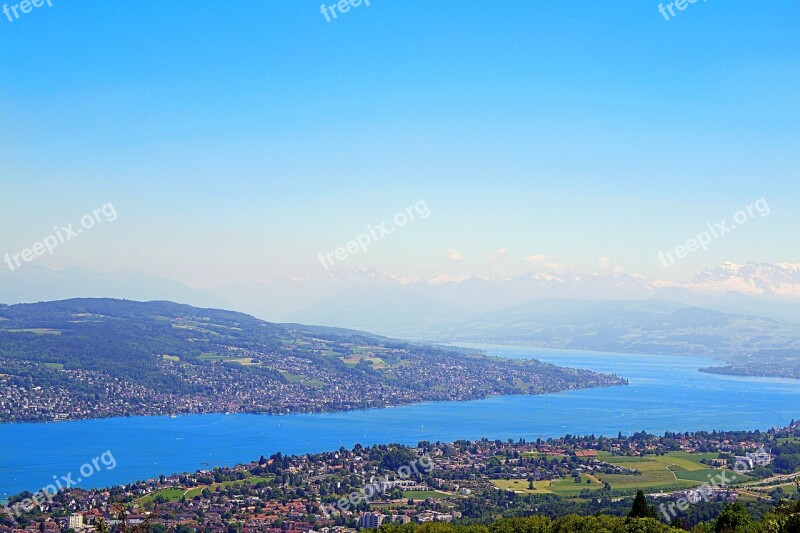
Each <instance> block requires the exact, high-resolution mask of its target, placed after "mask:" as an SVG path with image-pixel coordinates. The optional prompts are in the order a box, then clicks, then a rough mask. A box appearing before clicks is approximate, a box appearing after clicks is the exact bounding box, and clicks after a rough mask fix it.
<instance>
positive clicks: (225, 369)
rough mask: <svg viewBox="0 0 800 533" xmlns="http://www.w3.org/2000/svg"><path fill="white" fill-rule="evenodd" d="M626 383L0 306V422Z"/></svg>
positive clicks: (362, 342)
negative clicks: (0, 394) (0, 398)
mask: <svg viewBox="0 0 800 533" xmlns="http://www.w3.org/2000/svg"><path fill="white" fill-rule="evenodd" d="M622 383H624V380H622V379H620V378H617V377H615V376H605V375H601V374H597V373H594V372H588V371H583V370H572V369H566V368H560V367H556V366H553V365H549V364H544V363H541V362H539V361H512V360H503V359H497V358H492V357H487V356H484V355H482V354H476V353H469V352H467V351H464V350H457V349H444V348H438V347H431V346H423V345H417V344H410V343H405V342H399V341H394V340H391V339H387V338H384V337H378V336H375V335H370V334H367V333H361V332H356V331H350V330H341V329H333V328H324V327H314V326H302V325H297V324H274V323H269V322H264V321H262V320H258V319H256V318H254V317H252V316H249V315H245V314H242V313H236V312H231V311H222V310H216V309H199V308H195V307H190V306H187V305H180V304H175V303H172V302H146V303H143V302H133V301H127V300H112V299H75V300H64V301H58V302H45V303H37V304H19V305H13V306H2V307H0V391H1V392H2V396H1V397H2V400H0V421H9V420H53V419H72V418H93V417H102V416H119V415H133V414H172V413H199V412H226V411H230V412H263V413H289V412H312V411H331V410H346V409H359V408H368V407H381V406H386V405H398V404H403V403H411V402H419V401H435V400H466V399H475V398H485V397H487V396H490V395H495V394H541V393H547V392H556V391H560V390H565V389H575V388H584V387H594V386H609V385H618V384H622Z"/></svg>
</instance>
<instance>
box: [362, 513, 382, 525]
mask: <svg viewBox="0 0 800 533" xmlns="http://www.w3.org/2000/svg"><path fill="white" fill-rule="evenodd" d="M383 518H384V516H383V515H382V514H378V513H368V514H363V515H361V516H360V517H359V519H358V529H377V528H379V527H381V524H383Z"/></svg>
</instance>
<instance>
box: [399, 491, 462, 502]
mask: <svg viewBox="0 0 800 533" xmlns="http://www.w3.org/2000/svg"><path fill="white" fill-rule="evenodd" d="M451 497H452V496H451V495H450V494H445V493H444V492H439V491H438V490H404V491H403V498H407V499H410V500H427V499H428V498H451Z"/></svg>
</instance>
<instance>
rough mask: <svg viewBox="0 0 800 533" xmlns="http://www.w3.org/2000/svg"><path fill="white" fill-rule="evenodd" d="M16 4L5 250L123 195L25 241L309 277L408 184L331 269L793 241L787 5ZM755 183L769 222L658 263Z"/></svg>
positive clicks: (721, 257)
mask: <svg viewBox="0 0 800 533" xmlns="http://www.w3.org/2000/svg"><path fill="white" fill-rule="evenodd" d="M37 1H42V0H37ZM0 2H2V0H0ZM18 3H19V0H11V1H8V2H7V3H6V5H7V6H8V8H9V11H8V12H9V13H10V15H5V14H0V221H2V229H0V254H5V253H12V254H13V253H18V252H20V251H21V250H23V249H25V248H29V247H31V246H32V245H33V244H34V243H35V242H38V241H41V240H42V239H44V238H45V237H46V236H48V235H50V234H52V233H54V227H55V226H59V227H60V226H65V225H67V224H69V223H74V224H76V226H77V224H78V222H79V221H80V219H81V217H82V216H83V215H86V214H87V213H88V214H90V213H91V212H92V211H93V210H94V209H96V208H98V207H100V206H102V205H104V204H106V203H107V202H112V204H113V206H114V208H115V210H116V213H117V219H116V220H114V221H113V222H109V221H107V220H104V222H103V223H98V224H96V225H95V226H94V227H93V228H91V230H87V231H85V232H84V233H83V234H81V235H80V236H79V237H77V238H74V239H71V240H69V241H65V242H64V243H61V244H59V246H58V248H57V249H56V250H55V251H54V253H53V254H52V255H50V254H44V255H43V256H42V257H38V258H36V259H35V261H36V262H37V263H38V264H41V265H45V266H54V267H84V268H90V269H94V270H99V271H111V270H117V269H128V268H130V269H136V270H140V271H143V272H149V273H153V274H159V275H164V276H167V277H171V278H174V279H178V280H181V281H183V282H186V283H188V284H190V285H194V286H198V287H203V286H208V285H212V284H217V283H225V282H233V281H247V280H253V279H267V278H271V277H275V276H280V275H309V274H320V273H323V272H324V270H323V267H322V266H321V264H320V261H319V259H318V254H319V252H323V253H329V252H332V251H334V250H335V249H336V248H337V247H339V246H343V245H346V243H347V242H348V241H349V240H351V239H353V238H355V237H356V236H357V235H359V234H361V233H363V232H364V231H366V230H367V225H369V224H371V225H372V226H373V227H374V226H376V225H378V224H380V223H381V222H382V221H389V226H391V225H392V223H391V220H392V217H393V216H394V215H395V214H396V213H397V212H399V211H405V209H406V207H409V206H413V205H415V203H417V202H418V201H421V200H422V201H424V202H425V205H426V206H427V208H428V209H429V212H430V215H429V216H428V217H427V218H424V219H417V220H415V221H413V222H410V223H408V224H407V225H406V226H404V227H402V228H398V229H397V230H396V231H395V232H394V233H392V234H390V235H387V236H385V237H383V238H381V239H379V240H376V241H375V242H373V243H372V244H371V245H370V246H369V248H368V252H367V253H363V252H359V253H355V254H351V255H349V256H348V257H347V258H346V260H342V261H337V268H338V267H339V266H341V267H343V268H364V267H375V268H378V269H380V270H384V271H388V272H392V273H396V274H407V275H424V276H432V275H437V274H443V273H453V274H466V273H470V274H490V273H501V274H513V273H521V272H524V271H526V270H530V269H559V268H567V267H565V266H563V265H570V266H572V267H575V268H577V269H578V270H580V271H603V270H605V271H607V270H609V269H613V268H614V267H617V268H621V269H624V270H625V271H628V272H636V273H640V274H642V275H646V276H650V277H659V278H666V279H676V280H681V279H687V278H689V277H690V276H691V274H693V273H694V272H696V271H698V270H700V269H702V268H705V267H707V266H713V265H717V264H719V263H721V262H723V261H727V260H732V261H738V262H743V261H747V260H756V261H765V262H774V263H777V262H780V261H790V262H800V245H798V242H800V241H799V240H798V237H797V235H798V229H800V209H798V205H799V203H800V31H798V27H800V3H798V2H796V1H790V0H786V1H778V0H775V1H766V2H755V1H750V2H746V1H741V0H708V1H703V0H698V1H697V2H696V3H692V4H686V5H685V9H684V10H683V11H680V10H675V9H674V10H673V11H674V13H675V15H674V16H670V15H669V11H668V10H665V13H666V14H667V16H669V18H670V20H666V18H665V16H664V15H662V14H660V13H659V10H658V3H657V2H654V1H649V0H625V1H614V2H588V1H580V2H578V1H558V2H555V1H553V2H538V1H537V2H523V1H513V2H512V1H510V0H508V1H493V2H486V1H481V2H479V1H471V0H469V1H463V0H462V1H459V2H451V1H444V0H441V1H427V2H421V1H416V0H402V1H400V0H371V1H370V3H369V4H370V5H366V4H365V3H363V2H362V3H361V5H360V6H358V7H351V8H350V9H349V11H348V12H346V13H344V12H338V11H337V18H336V19H335V20H333V19H332V20H331V21H330V22H328V21H327V20H326V17H325V16H323V14H322V13H321V12H320V3H321V2H320V0H314V1H306V0H289V1H276V0H259V1H251V0H240V1H237V2H219V1H215V2H211V1H207V0H191V1H190V0H172V1H170V2H156V1H137V2H109V1H107V0H103V1H101V0H80V1H78V0H51V3H52V6H48V4H47V3H43V5H42V6H41V7H38V8H32V9H29V11H30V12H28V13H23V12H22V11H20V9H19V8H18V9H17V11H16V13H17V15H18V18H16V17H15V16H14V14H13V13H14V10H13V9H11V8H12V7H15V6H16V4H18ZM326 4H328V5H332V3H331V2H326ZM328 13H329V14H328V17H329V18H331V16H330V12H328ZM9 18H10V19H11V20H9ZM762 197H763V198H764V199H765V200H766V201H767V202H768V205H769V207H770V214H769V216H766V217H762V216H759V215H758V213H756V216H754V217H753V218H752V219H751V220H749V221H748V222H747V223H746V224H744V225H741V226H740V227H737V228H736V230H735V231H732V232H730V233H729V234H727V235H725V236H723V237H720V238H719V239H716V240H714V242H713V243H711V244H710V245H709V246H708V250H705V251H704V250H699V251H697V252H695V253H692V254H689V256H688V257H686V258H685V259H682V260H679V261H677V262H676V263H675V264H674V265H673V266H670V267H669V268H666V267H664V265H663V263H662V262H661V261H659V258H658V256H657V252H658V251H659V250H671V249H673V248H675V247H676V246H678V245H680V244H682V243H686V241H687V240H688V239H690V238H691V237H692V236H694V235H696V234H698V233H699V232H702V231H704V230H706V228H707V225H708V224H709V223H716V222H720V221H722V220H723V219H727V220H729V221H730V220H732V218H733V215H734V213H736V211H738V210H740V209H743V208H745V207H746V206H747V205H749V204H753V203H754V202H756V200H758V199H760V198H762ZM729 223H730V222H729ZM526 258H528V260H526ZM599 258H607V259H603V260H600V259H599ZM0 267H3V268H5V266H3V265H0Z"/></svg>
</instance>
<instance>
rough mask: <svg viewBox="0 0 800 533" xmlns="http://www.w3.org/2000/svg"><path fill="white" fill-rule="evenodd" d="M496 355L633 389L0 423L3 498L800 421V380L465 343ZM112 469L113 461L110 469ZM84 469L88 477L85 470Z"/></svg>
mask: <svg viewBox="0 0 800 533" xmlns="http://www.w3.org/2000/svg"><path fill="white" fill-rule="evenodd" d="M469 346H471V347H479V348H483V349H485V350H487V351H488V352H489V354H491V355H498V356H505V357H515V358H530V357H535V358H537V359H540V360H543V361H546V362H551V363H555V364H559V365H564V366H571V367H576V368H588V369H591V370H597V371H602V372H614V373H617V374H619V375H621V376H624V377H626V378H628V379H629V381H630V385H628V386H623V387H611V388H603V389H588V390H579V391H570V392H563V393H558V394H549V395H542V396H503V397H493V398H489V399H486V400H478V401H470V402H437V403H425V404H416V405H409V406H403V407H394V408H388V409H374V410H369V411H351V412H346V413H323V414H311V415H286V416H268V415H239V414H234V415H222V414H219V415H191V416H181V417H177V418H169V417H134V418H111V419H103V420H84V421H75V422H59V423H47V424H0V501H2V500H3V499H4V498H5V497H7V496H8V495H12V494H16V493H18V492H20V491H22V490H31V491H35V490H38V489H40V488H42V487H44V486H45V485H46V484H48V483H51V482H52V480H53V476H58V477H61V476H66V475H67V474H69V473H72V474H73V477H72V479H74V480H77V478H78V477H81V476H80V474H79V469H80V467H81V466H82V465H84V464H86V463H91V461H92V459H94V458H95V457H98V456H100V455H101V454H102V453H103V452H105V451H107V450H108V451H110V452H111V454H112V455H113V458H114V459H115V461H116V467H115V468H114V469H110V470H107V469H106V467H105V466H103V463H102V462H100V463H98V464H99V466H100V470H99V471H97V472H95V473H93V474H92V475H90V476H89V477H87V478H86V479H83V478H82V479H83V480H82V482H81V483H80V486H81V487H99V486H109V485H116V484H120V483H127V482H130V481H134V480H137V479H147V478H151V477H156V476H158V475H159V474H169V473H174V472H184V471H195V470H199V469H201V468H203V467H204V463H206V462H207V463H209V464H210V465H211V466H215V465H234V464H236V463H242V462H248V461H251V460H254V459H257V458H258V457H259V456H261V455H264V456H269V455H270V454H272V453H274V452H277V451H281V452H283V453H290V454H291V453H306V452H319V451H324V450H331V449H336V448H338V447H339V446H345V447H352V446H353V445H354V444H356V443H361V444H363V445H367V444H377V443H389V442H397V443H404V444H416V443H417V442H419V441H420V440H431V441H437V440H441V441H452V440H456V439H460V438H464V439H476V438H480V437H489V438H492V439H494V438H501V439H506V438H514V439H517V438H520V437H523V438H527V439H535V438H537V437H540V436H541V437H544V438H547V437H557V436H561V435H564V434H566V433H571V434H589V433H594V434H596V435H599V434H604V435H616V434H617V432H620V431H621V432H622V433H624V434H630V433H633V432H635V431H641V430H646V431H648V432H651V433H663V432H664V431H694V430H701V429H708V430H712V429H756V428H759V429H768V428H770V427H773V426H777V425H786V424H788V423H789V421H790V420H791V419H793V418H794V419H798V418H800V381H798V380H789V379H773V378H745V377H733V376H720V375H714V374H705V373H701V372H698V371H697V369H698V368H701V367H704V366H709V365H712V364H718V363H715V362H714V361H712V360H709V359H701V358H682V357H669V356H657V355H631V354H624V355H623V354H611V353H599V352H578V351H566V350H547V349H539V348H520V347H505V346H487V345H469ZM109 462H110V461H109ZM88 470H89V469H86V471H88Z"/></svg>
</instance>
